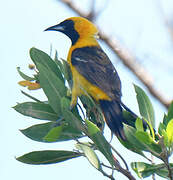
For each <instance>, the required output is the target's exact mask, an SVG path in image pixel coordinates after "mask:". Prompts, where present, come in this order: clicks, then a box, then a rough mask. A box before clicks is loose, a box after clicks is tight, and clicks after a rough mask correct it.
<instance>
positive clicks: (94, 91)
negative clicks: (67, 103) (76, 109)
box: [71, 66, 110, 106]
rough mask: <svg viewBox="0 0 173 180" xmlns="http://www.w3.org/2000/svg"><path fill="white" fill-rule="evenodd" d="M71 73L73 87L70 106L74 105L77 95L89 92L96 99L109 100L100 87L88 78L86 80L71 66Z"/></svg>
mask: <svg viewBox="0 0 173 180" xmlns="http://www.w3.org/2000/svg"><path fill="white" fill-rule="evenodd" d="M71 70H72V75H73V89H72V100H71V106H74V105H75V104H76V102H77V97H78V96H81V95H87V94H89V95H90V96H92V97H93V98H94V99H95V100H96V101H98V100H101V99H102V100H110V98H109V96H107V95H106V93H104V92H103V91H102V90H101V89H100V88H98V87H97V86H95V85H92V84H91V83H90V82H89V81H88V80H86V79H85V78H84V77H83V76H82V75H81V74H79V72H78V71H77V70H76V69H75V68H74V67H73V66H72V67H71Z"/></svg>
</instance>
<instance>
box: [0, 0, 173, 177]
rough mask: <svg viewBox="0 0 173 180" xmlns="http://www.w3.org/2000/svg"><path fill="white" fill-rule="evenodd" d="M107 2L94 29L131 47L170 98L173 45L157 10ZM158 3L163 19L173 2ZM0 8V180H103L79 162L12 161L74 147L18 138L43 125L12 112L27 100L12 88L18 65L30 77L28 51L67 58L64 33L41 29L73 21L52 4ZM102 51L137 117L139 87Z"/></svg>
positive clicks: (147, 0)
mask: <svg viewBox="0 0 173 180" xmlns="http://www.w3.org/2000/svg"><path fill="white" fill-rule="evenodd" d="M86 2H87V1H86V0H84V1H79V2H78V3H79V4H78V5H79V7H80V6H82V5H84V4H86ZM104 2H105V1H104V0H102V1H100V0H98V3H97V5H98V6H99V7H100V8H101V7H102V5H103V3H104ZM108 2H109V3H108V4H107V5H106V9H105V10H104V11H103V12H102V14H101V15H100V16H99V18H98V20H97V24H98V25H99V26H102V27H103V26H104V31H105V32H108V33H109V34H110V35H111V36H112V37H113V36H116V38H118V40H119V41H121V42H122V43H123V44H124V45H126V46H127V47H130V48H131V50H132V52H135V54H136V56H137V57H138V58H139V60H140V62H141V64H143V65H145V66H146V67H147V68H148V71H150V73H151V74H152V75H153V77H154V82H155V84H156V86H158V87H159V88H160V89H161V90H162V92H163V93H165V95H166V96H168V97H169V98H170V99H171V98H173V95H172V92H173V83H172V69H173V63H172V58H173V43H172V41H171V39H170V36H169V34H168V33H167V28H166V27H165V26H164V23H165V22H164V19H163V16H162V15H163V14H162V12H161V11H160V7H159V6H157V1H156V0H130V1H126V0H116V1H113V0H112V2H111V1H108ZM160 2H162V4H163V5H164V12H165V13H166V14H170V13H171V12H173V2H172V0H163V1H160ZM101 3H102V4H101ZM0 4H1V5H0V20H1V28H0V36H1V38H0V39H1V44H0V52H1V53H0V65H1V70H0V80H1V90H0V91H1V118H0V127H1V130H0V137H1V144H2V146H1V149H0V154H1V155H0V162H1V167H0V178H1V179H3V180H10V179H18V180H22V179H25V180H31V179H42V180H47V179H50V178H51V179H64V180H66V179H83V180H88V179H95V180H97V179H99V180H102V179H105V177H103V176H102V175H101V174H100V173H99V172H97V171H96V170H95V169H94V168H93V167H92V166H91V165H90V164H89V163H88V161H87V160H86V159H84V158H79V159H78V160H77V159H76V160H70V161H66V162H64V163H62V164H55V165H49V166H32V165H26V164H22V163H20V162H18V161H16V160H15V156H20V155H22V154H24V153H27V152H30V151H34V150H44V149H72V148H73V146H72V144H73V142H72V143H69V142H66V143H54V144H44V143H38V142H34V141H31V140H30V139H28V138H27V137H25V136H24V135H22V134H21V133H20V132H19V129H24V128H26V127H28V126H31V125H32V124H36V123H41V122H42V121H37V120H34V119H30V118H27V117H25V116H22V115H20V114H18V113H17V112H15V111H14V110H13V109H12V108H11V107H12V106H14V105H15V104H16V102H23V101H28V100H29V99H27V98H26V97H24V96H23V95H21V93H20V89H22V88H21V87H19V86H18V85H17V82H18V81H20V80H21V78H20V77H19V75H18V74H17V71H16V67H17V66H20V67H21V69H22V70H23V71H25V72H28V73H30V72H29V71H28V69H27V66H28V63H31V61H30V58H29V54H28V51H29V49H30V48H31V47H33V46H34V47H37V48H40V49H42V50H43V51H45V52H47V53H49V50H50V44H52V46H53V50H55V49H57V51H58V54H59V57H62V58H66V55H67V52H68V48H69V46H70V41H69V39H68V38H67V37H65V36H64V35H63V34H60V33H56V32H43V30H44V29H45V28H47V27H49V26H51V25H54V24H56V23H57V22H60V21H62V20H64V19H65V18H67V17H70V16H75V14H73V13H72V12H71V11H69V9H67V8H65V6H63V5H62V4H61V3H59V2H57V1H55V0H44V1H41V0H37V1H35V0H25V1H23V0H16V1H12V0H6V1H3V2H1V3H0ZM108 17H109V18H108ZM102 47H103V48H104V50H105V51H106V53H107V54H108V55H109V57H110V58H111V59H112V61H113V62H114V63H115V66H116V67H117V71H118V72H119V75H120V77H121V80H122V86H123V101H124V103H125V104H127V105H128V106H129V107H130V108H131V109H133V110H134V111H135V112H137V111H138V110H137V104H136V100H135V93H134V90H133V87H132V83H136V84H138V85H140V86H142V85H141V83H140V82H138V80H137V79H136V78H135V77H134V76H133V75H132V74H131V73H130V72H127V69H126V68H125V67H124V66H123V65H122V64H121V63H119V62H118V61H117V60H116V58H115V57H114V56H113V55H112V53H111V52H110V51H109V50H108V49H107V47H106V46H105V45H104V44H102ZM144 60H145V61H144ZM23 90H25V89H23ZM25 91H26V92H28V91H27V90H25ZM31 94H34V95H35V96H37V91H36V92H31ZM39 96H40V99H43V100H45V96H44V95H42V94H40V95H39ZM151 100H152V103H153V105H154V109H155V110H156V112H157V114H156V119H157V123H156V124H157V125H158V123H159V119H160V118H161V117H162V116H163V112H164V111H165V109H164V108H163V107H162V106H161V105H160V104H159V103H158V102H157V101H155V100H154V99H153V98H152V99H151ZM109 133H110V132H109V131H108V129H106V135H107V137H108V138H110V136H109ZM113 145H114V146H115V147H116V149H118V150H119V151H120V152H121V154H122V155H123V154H125V155H124V156H125V157H127V156H128V157H129V158H128V159H127V161H128V162H130V161H131V159H134V158H135V160H138V156H137V155H135V154H133V153H131V152H129V151H127V150H125V149H124V148H123V147H122V146H121V145H120V144H119V143H118V142H117V140H116V138H114V139H113ZM127 153H128V155H127ZM116 174H118V173H116ZM116 177H117V179H121V180H124V179H126V178H124V177H122V176H120V175H119V174H118V175H115V178H116ZM158 179H159V178H158Z"/></svg>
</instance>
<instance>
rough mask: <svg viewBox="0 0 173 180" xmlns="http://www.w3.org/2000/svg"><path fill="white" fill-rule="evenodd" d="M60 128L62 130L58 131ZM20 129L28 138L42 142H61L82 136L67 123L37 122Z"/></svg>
mask: <svg viewBox="0 0 173 180" xmlns="http://www.w3.org/2000/svg"><path fill="white" fill-rule="evenodd" d="M56 127H57V128H56ZM54 128H55V129H54ZM52 129H53V130H52ZM61 129H62V131H60V130H61ZM20 131H21V132H22V133H23V134H24V135H25V136H27V137H28V138H30V139H32V140H34V141H39V142H44V143H47V142H61V141H67V140H73V139H77V138H81V137H83V135H82V133H81V132H79V131H77V130H76V129H74V128H73V127H71V126H69V125H68V124H67V123H62V124H60V125H59V126H57V123H56V122H49V123H44V124H37V125H33V126H31V127H28V128H26V129H23V130H20ZM56 131H58V132H56Z"/></svg>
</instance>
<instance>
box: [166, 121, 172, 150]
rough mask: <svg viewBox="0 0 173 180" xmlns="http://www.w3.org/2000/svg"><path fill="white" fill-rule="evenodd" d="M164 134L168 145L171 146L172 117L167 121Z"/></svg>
mask: <svg viewBox="0 0 173 180" xmlns="http://www.w3.org/2000/svg"><path fill="white" fill-rule="evenodd" d="M166 134H167V137H168V146H169V147H171V146H172V144H173V119H172V120H170V121H169V123H168V125H167V127H166Z"/></svg>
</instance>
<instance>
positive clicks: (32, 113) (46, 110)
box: [13, 102, 58, 121]
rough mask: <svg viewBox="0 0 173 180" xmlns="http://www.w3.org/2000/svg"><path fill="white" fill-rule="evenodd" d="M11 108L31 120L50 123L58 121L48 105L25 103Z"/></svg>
mask: <svg viewBox="0 0 173 180" xmlns="http://www.w3.org/2000/svg"><path fill="white" fill-rule="evenodd" d="M13 108H14V109H15V110H16V111H17V112H19V113H21V114H23V115H25V116H29V117H32V118H37V119H41V120H51V121H56V120H57V119H58V115H57V114H56V113H55V112H54V110H53V109H52V108H51V106H50V105H49V104H44V103H36V102H25V103H21V104H17V105H16V106H15V107H13Z"/></svg>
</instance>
